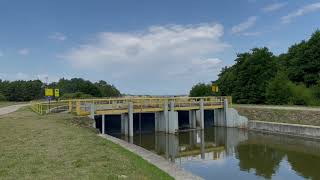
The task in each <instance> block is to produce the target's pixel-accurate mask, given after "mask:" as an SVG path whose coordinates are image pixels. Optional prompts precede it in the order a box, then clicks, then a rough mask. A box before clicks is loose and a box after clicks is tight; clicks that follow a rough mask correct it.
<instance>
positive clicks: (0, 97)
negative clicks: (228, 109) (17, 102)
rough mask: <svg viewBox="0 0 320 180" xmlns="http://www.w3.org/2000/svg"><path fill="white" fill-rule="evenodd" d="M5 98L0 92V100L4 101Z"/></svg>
mask: <svg viewBox="0 0 320 180" xmlns="http://www.w3.org/2000/svg"><path fill="white" fill-rule="evenodd" d="M6 100H7V98H6V97H5V96H4V95H3V94H1V93H0V101H6Z"/></svg>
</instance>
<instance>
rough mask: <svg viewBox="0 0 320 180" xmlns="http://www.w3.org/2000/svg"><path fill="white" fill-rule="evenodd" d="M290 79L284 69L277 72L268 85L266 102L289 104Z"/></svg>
mask: <svg viewBox="0 0 320 180" xmlns="http://www.w3.org/2000/svg"><path fill="white" fill-rule="evenodd" d="M289 85H290V80H289V78H288V76H287V74H286V73H285V72H283V71H280V72H278V73H277V75H276V76H275V78H273V79H272V80H271V81H270V82H269V83H268V86H267V89H266V102H267V103H268V104H277V105H280V104H288V102H289V97H290V93H289V92H290V87H289Z"/></svg>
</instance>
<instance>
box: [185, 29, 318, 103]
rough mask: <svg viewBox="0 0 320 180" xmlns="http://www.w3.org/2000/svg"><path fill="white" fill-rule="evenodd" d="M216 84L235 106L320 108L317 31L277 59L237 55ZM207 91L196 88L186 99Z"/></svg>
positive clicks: (264, 53) (262, 52)
mask: <svg viewBox="0 0 320 180" xmlns="http://www.w3.org/2000/svg"><path fill="white" fill-rule="evenodd" d="M216 83H217V84H218V86H219V89H220V91H219V93H218V95H231V96H232V97H233V101H234V102H236V103H246V104H295V105H320V31H316V32H315V33H313V35H312V36H311V38H310V39H309V40H307V41H302V42H300V43H298V44H295V45H293V46H291V47H290V48H289V50H288V52H287V53H284V54H281V55H279V56H275V55H274V54H273V53H272V52H270V51H269V50H268V48H254V49H252V51H250V52H245V53H241V54H238V55H237V58H236V59H235V64H234V65H233V66H231V67H225V68H223V69H222V71H221V73H220V74H219V79H218V80H217V82H216ZM210 87H211V86H210V84H197V85H195V86H194V87H193V88H192V90H191V91H190V96H201V95H210V94H212V93H211V90H210Z"/></svg>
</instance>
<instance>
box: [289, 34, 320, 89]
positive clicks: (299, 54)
mask: <svg viewBox="0 0 320 180" xmlns="http://www.w3.org/2000/svg"><path fill="white" fill-rule="evenodd" d="M283 61H285V62H284V63H283V64H285V65H286V68H287V69H288V73H289V79H290V80H291V81H293V82H296V83H304V84H306V86H307V87H311V86H313V85H316V84H317V81H319V80H320V31H319V30H318V31H316V32H315V33H313V34H312V36H311V38H310V39H309V40H308V41H302V42H300V43H299V44H295V45H293V46H291V47H290V48H289V51H288V53H287V54H285V55H284V58H283Z"/></svg>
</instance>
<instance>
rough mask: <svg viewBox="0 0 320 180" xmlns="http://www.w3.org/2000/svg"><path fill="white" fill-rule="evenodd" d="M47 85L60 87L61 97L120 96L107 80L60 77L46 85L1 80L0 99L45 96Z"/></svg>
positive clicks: (13, 99)
mask: <svg viewBox="0 0 320 180" xmlns="http://www.w3.org/2000/svg"><path fill="white" fill-rule="evenodd" d="M46 87H51V88H58V89H60V96H61V97H60V98H61V99H68V98H90V97H114V96H120V95H121V94H120V91H119V90H118V89H117V88H116V87H115V86H113V85H110V84H108V83H107V82H105V81H98V82H95V83H92V82H90V81H87V80H84V79H81V78H73V79H70V80H68V79H60V80H59V81H58V82H53V83H50V84H48V85H45V84H44V83H42V82H41V81H40V80H30V81H22V80H19V81H2V80H0V101H6V100H7V101H30V100H36V99H42V98H44V89H45V88H46Z"/></svg>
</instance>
